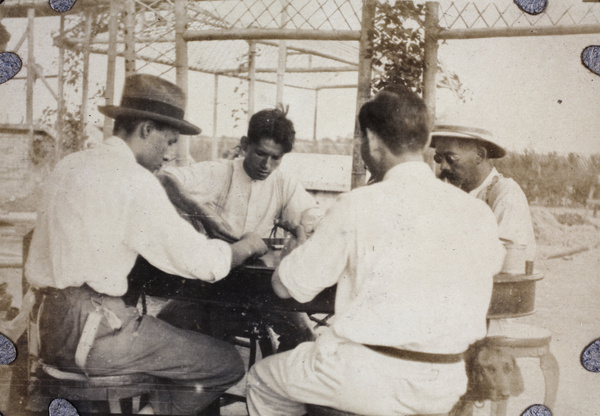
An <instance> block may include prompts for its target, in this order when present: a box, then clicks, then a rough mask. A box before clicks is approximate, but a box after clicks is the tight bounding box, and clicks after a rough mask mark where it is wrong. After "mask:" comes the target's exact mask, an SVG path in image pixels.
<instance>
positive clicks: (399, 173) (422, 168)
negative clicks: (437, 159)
mask: <svg viewBox="0 0 600 416" xmlns="http://www.w3.org/2000/svg"><path fill="white" fill-rule="evenodd" d="M424 174H427V175H432V174H433V172H432V170H431V168H430V167H429V165H428V164H427V163H425V162H420V161H414V162H403V163H399V164H397V165H396V166H394V167H393V168H391V169H390V170H388V171H387V172H386V174H385V176H384V177H383V180H384V181H385V180H388V179H394V178H400V177H403V176H422V175H424Z"/></svg>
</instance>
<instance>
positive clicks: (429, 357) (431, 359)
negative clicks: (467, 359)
mask: <svg viewBox="0 0 600 416" xmlns="http://www.w3.org/2000/svg"><path fill="white" fill-rule="evenodd" d="M364 346H365V347H367V348H369V349H371V350H373V351H375V352H378V353H380V354H383V355H387V356H389V357H394V358H400V359H402V360H408V361H418V362H423V363H435V364H452V363H458V362H460V361H462V360H463V358H464V357H463V354H431V353H428V352H419V351H410V350H403V349H400V348H394V347H386V346H383V345H368V344H364Z"/></svg>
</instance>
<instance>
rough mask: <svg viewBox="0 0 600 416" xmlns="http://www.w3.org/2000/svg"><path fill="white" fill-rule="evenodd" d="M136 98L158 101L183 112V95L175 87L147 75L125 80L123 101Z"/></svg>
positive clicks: (130, 77)
mask: <svg viewBox="0 0 600 416" xmlns="http://www.w3.org/2000/svg"><path fill="white" fill-rule="evenodd" d="M127 98H137V99H144V100H152V101H159V102H162V103H165V104H168V105H170V106H173V107H176V108H178V109H180V110H182V111H185V104H186V97H185V93H184V92H183V90H182V89H181V88H179V87H178V86H177V85H175V84H173V83H171V82H169V81H166V80H164V79H162V78H159V77H156V76H154V75H148V74H135V75H131V76H128V77H127V78H125V86H124V87H123V96H122V98H121V102H122V103H123V99H125V101H127Z"/></svg>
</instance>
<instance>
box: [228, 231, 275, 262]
mask: <svg viewBox="0 0 600 416" xmlns="http://www.w3.org/2000/svg"><path fill="white" fill-rule="evenodd" d="M267 251H269V249H268V247H267V245H266V244H265V242H264V241H263V239H262V238H260V237H259V235H258V234H255V233H246V234H244V235H243V236H242V238H241V240H240V241H238V242H236V243H233V244H232V245H231V267H232V268H233V267H236V266H239V265H240V264H242V263H243V262H244V261H246V260H247V259H249V258H253V257H260V256H262V255H263V254H265V253H266V252H267Z"/></svg>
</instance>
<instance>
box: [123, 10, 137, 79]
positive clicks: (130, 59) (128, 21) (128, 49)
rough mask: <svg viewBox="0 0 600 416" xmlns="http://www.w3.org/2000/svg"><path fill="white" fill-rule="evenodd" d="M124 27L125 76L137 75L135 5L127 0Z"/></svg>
mask: <svg viewBox="0 0 600 416" xmlns="http://www.w3.org/2000/svg"><path fill="white" fill-rule="evenodd" d="M123 25H124V26H125V29H124V30H125V76H126V77H127V76H129V75H133V74H134V73H135V3H134V2H133V0H125V9H124V11H123Z"/></svg>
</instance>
